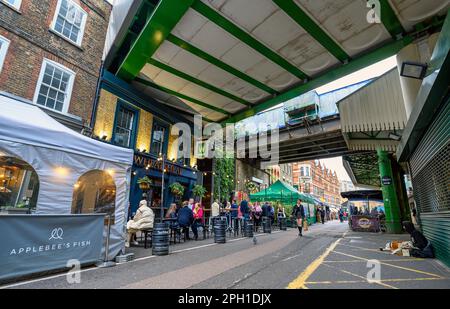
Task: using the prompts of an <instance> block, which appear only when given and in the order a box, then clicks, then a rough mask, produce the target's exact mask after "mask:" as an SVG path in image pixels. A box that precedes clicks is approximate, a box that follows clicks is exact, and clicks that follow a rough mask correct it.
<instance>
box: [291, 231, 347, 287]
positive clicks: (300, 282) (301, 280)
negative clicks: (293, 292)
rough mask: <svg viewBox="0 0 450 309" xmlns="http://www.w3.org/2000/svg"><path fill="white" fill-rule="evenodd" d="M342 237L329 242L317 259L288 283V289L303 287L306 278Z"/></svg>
mask: <svg viewBox="0 0 450 309" xmlns="http://www.w3.org/2000/svg"><path fill="white" fill-rule="evenodd" d="M341 239H342V238H339V239H338V240H336V241H335V242H334V243H332V244H331V246H329V247H328V248H327V250H325V252H324V253H323V254H322V255H321V256H319V257H318V258H317V259H315V260H314V261H313V262H312V263H311V264H309V265H308V267H306V269H305V270H304V271H303V272H302V273H301V274H300V275H299V276H298V277H297V278H296V279H295V280H293V281H292V282H291V283H289V285H288V287H287V288H288V289H305V288H306V286H305V282H306V280H308V278H309V277H310V276H311V275H312V274H313V273H314V272H315V271H316V270H317V268H319V266H320V265H321V264H322V263H323V261H324V260H325V259H326V257H327V256H328V255H329V254H330V253H331V252H332V251H333V250H334V249H335V248H336V246H337V245H338V244H339V242H340V241H341Z"/></svg>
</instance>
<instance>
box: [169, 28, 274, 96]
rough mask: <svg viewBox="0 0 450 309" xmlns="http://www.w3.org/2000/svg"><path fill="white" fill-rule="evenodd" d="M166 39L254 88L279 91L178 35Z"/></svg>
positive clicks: (271, 91) (171, 35)
mask: <svg viewBox="0 0 450 309" xmlns="http://www.w3.org/2000/svg"><path fill="white" fill-rule="evenodd" d="M167 40H168V41H169V42H171V43H172V44H175V45H177V46H178V47H180V48H182V49H184V50H185V51H188V52H190V53H191V54H193V55H195V56H197V57H199V58H202V59H203V60H205V61H207V62H209V63H211V64H212V65H215V66H216V67H218V68H220V69H222V70H224V71H225V72H228V73H230V74H231V75H234V76H236V77H238V78H240V79H242V80H244V81H246V82H247V83H249V84H251V85H253V86H255V87H256V88H259V89H261V90H263V91H265V92H267V93H270V94H272V95H276V94H278V93H279V92H278V91H276V90H275V89H272V88H270V87H269V86H267V85H266V84H264V83H262V82H260V81H258V80H256V79H254V78H252V77H250V76H248V75H247V74H244V73H242V72H241V71H239V70H237V69H235V68H233V67H232V66H230V65H228V64H226V63H225V62H223V61H221V60H219V59H217V58H215V57H213V56H211V55H209V54H208V53H205V52H204V51H203V50H201V49H199V48H197V47H195V46H194V45H192V44H190V43H188V42H186V41H184V40H183V39H181V38H179V37H177V36H175V35H173V34H170V35H169V36H168V37H167Z"/></svg>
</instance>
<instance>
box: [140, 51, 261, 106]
mask: <svg viewBox="0 0 450 309" xmlns="http://www.w3.org/2000/svg"><path fill="white" fill-rule="evenodd" d="M148 63H149V64H151V65H153V66H155V67H157V68H160V69H161V70H164V71H166V72H169V73H171V74H173V75H176V76H178V77H180V78H183V79H185V80H187V81H190V82H191V83H194V84H196V85H199V86H201V87H203V88H206V89H208V90H211V91H213V92H215V93H217V94H220V95H222V96H224V97H227V98H229V99H231V100H233V101H236V102H238V103H241V104H243V105H246V106H252V104H251V103H250V102H248V101H246V100H244V99H242V98H240V97H238V96H235V95H234V94H231V93H229V92H227V91H224V90H222V89H220V88H217V87H215V86H213V85H211V84H208V83H206V82H204V81H202V80H199V79H197V78H195V77H192V76H191V75H189V74H186V73H184V72H181V71H179V70H177V69H175V68H173V67H171V66H169V65H167V64H165V63H162V62H159V61H157V60H155V59H153V58H152V59H150V60H149V61H148Z"/></svg>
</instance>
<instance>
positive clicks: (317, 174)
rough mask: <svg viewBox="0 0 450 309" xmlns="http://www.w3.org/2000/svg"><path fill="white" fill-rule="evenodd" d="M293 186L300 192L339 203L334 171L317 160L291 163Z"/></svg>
mask: <svg viewBox="0 0 450 309" xmlns="http://www.w3.org/2000/svg"><path fill="white" fill-rule="evenodd" d="M293 178H294V186H295V187H297V188H298V190H299V191H300V192H302V193H309V194H312V195H314V196H315V197H316V198H318V199H319V200H321V201H323V202H325V203H327V204H330V205H335V206H339V205H340V204H341V196H340V182H339V179H338V177H337V175H336V172H334V171H332V170H330V169H328V168H327V167H325V166H323V165H322V164H321V163H320V162H319V161H317V160H316V161H306V162H300V163H294V164H293Z"/></svg>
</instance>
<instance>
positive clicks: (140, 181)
mask: <svg viewBox="0 0 450 309" xmlns="http://www.w3.org/2000/svg"><path fill="white" fill-rule="evenodd" d="M137 183H138V184H139V185H140V184H147V185H149V186H151V185H152V184H153V180H151V179H150V178H148V176H145V177H142V178H139V179H138V181H137Z"/></svg>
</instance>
